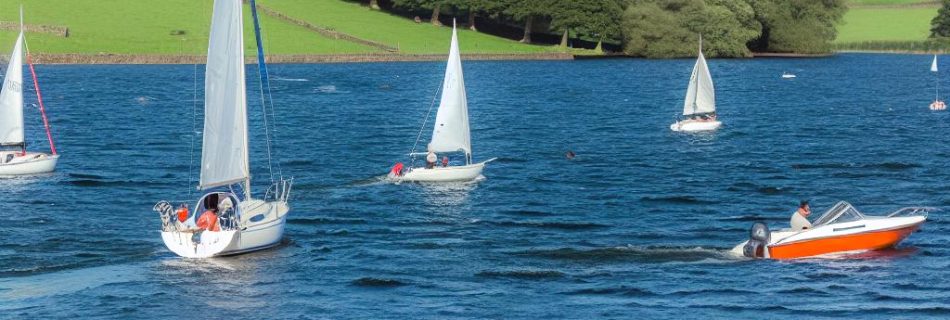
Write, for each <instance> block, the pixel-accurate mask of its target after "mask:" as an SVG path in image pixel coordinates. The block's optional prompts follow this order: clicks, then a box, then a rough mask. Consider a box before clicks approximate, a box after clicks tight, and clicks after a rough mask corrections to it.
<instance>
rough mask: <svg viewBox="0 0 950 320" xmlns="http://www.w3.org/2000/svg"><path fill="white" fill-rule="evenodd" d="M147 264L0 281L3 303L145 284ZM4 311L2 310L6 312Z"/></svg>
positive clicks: (80, 270)
mask: <svg viewBox="0 0 950 320" xmlns="http://www.w3.org/2000/svg"><path fill="white" fill-rule="evenodd" d="M146 269H147V268H146V266H145V265H143V264H122V265H108V266H101V267H93V268H85V269H75V270H68V271H60V272H53V273H44V274H40V275H35V276H28V277H10V278H3V279H0V300H4V301H12V300H25V299H31V298H41V297H47V296H53V295H63V294H70V293H74V292H77V291H81V290H86V289H92V288H97V287H101V286H104V285H107V284H116V283H127V282H134V281H143V280H145V279H146V278H147V273H148V272H147V270H146ZM2 309H3V308H0V310H2Z"/></svg>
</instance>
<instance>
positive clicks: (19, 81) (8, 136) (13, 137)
mask: <svg viewBox="0 0 950 320" xmlns="http://www.w3.org/2000/svg"><path fill="white" fill-rule="evenodd" d="M27 48H28V47H27V46H26V38H25V37H24V35H23V8H22V7H21V8H20V34H19V36H17V39H16V44H14V45H13V52H12V53H11V54H10V62H9V64H8V65H7V74H6V76H5V78H4V79H3V89H2V90H0V176H18V175H31V174H39V173H47V172H52V171H53V170H54V169H56V162H57V161H59V154H57V153H56V145H55V144H54V143H53V135H52V134H51V133H50V129H49V120H48V119H47V118H46V107H45V106H44V105H43V96H42V94H41V93H40V88H39V81H37V79H36V72H35V69H33V63H32V61H30V60H31V59H30V55H29V51H28V50H27ZM25 50H26V52H27V63H28V65H29V67H30V74H31V76H32V77H33V87H34V89H35V90H36V96H37V103H38V104H39V107H40V114H41V115H42V116H43V124H44V125H45V126H46V137H47V138H49V144H50V153H48V154H47V153H43V152H32V151H26V140H25V139H24V125H23V52H24V51H25Z"/></svg>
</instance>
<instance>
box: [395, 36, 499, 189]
mask: <svg viewBox="0 0 950 320" xmlns="http://www.w3.org/2000/svg"><path fill="white" fill-rule="evenodd" d="M427 118H428V117H427ZM424 128H425V124H423V130H424ZM420 135H421V132H420ZM417 142H418V141H417ZM413 149H415V148H413ZM450 155H452V156H455V159H451V158H449V156H450ZM410 157H412V160H413V162H415V157H422V158H423V160H424V161H425V166H422V167H414V166H413V163H410V165H409V167H408V168H406V167H405V166H404V165H403V164H402V163H396V165H395V166H393V168H392V169H391V170H390V172H389V175H388V177H389V179H390V180H393V181H397V182H400V181H414V182H451V181H471V180H474V179H476V178H478V177H480V176H481V174H482V170H483V169H484V168H485V164H486V163H488V162H491V161H493V160H495V158H492V159H489V160H486V161H483V162H479V163H472V141H471V131H470V129H469V121H468V100H467V98H466V96H465V80H464V77H463V76H462V59H461V57H460V54H459V45H458V32H457V31H456V29H455V24H454V23H453V25H452V43H451V46H450V48H449V59H448V63H447V65H446V69H445V79H444V80H443V83H442V99H441V100H440V101H439V109H438V111H437V112H436V116H435V124H434V125H433V129H432V140H431V141H430V142H429V144H428V146H427V152H418V153H417V152H415V150H413V151H411V152H410ZM459 157H461V159H458V158H459Z"/></svg>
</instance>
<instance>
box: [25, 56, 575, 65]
mask: <svg viewBox="0 0 950 320" xmlns="http://www.w3.org/2000/svg"><path fill="white" fill-rule="evenodd" d="M33 58H34V62H35V63H36V64H204V63H205V60H206V57H205V56H204V55H161V54H107V53H103V54H76V53H66V54H34V55H33ZM462 58H463V59H464V60H467V61H505V60H510V61H523V60H535V61H550V60H574V55H572V54H570V53H524V54H519V53H472V54H462ZM445 59H446V55H445V54H385V53H380V54H372V53H370V54H300V55H296V54H288V55H268V56H267V57H266V60H267V62H268V63H275V64H279V63H360V62H366V63H370V62H414V61H444V60H445ZM246 61H247V63H257V58H254V57H248V58H246Z"/></svg>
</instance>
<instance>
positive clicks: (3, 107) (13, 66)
mask: <svg viewBox="0 0 950 320" xmlns="http://www.w3.org/2000/svg"><path fill="white" fill-rule="evenodd" d="M23 141H24V140H23V30H22V28H21V30H20V35H19V36H18V37H17V39H16V44H15V45H13V53H11V54H10V63H9V64H7V75H6V77H5V78H4V79H3V89H2V91H0V146H17V145H23Z"/></svg>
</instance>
